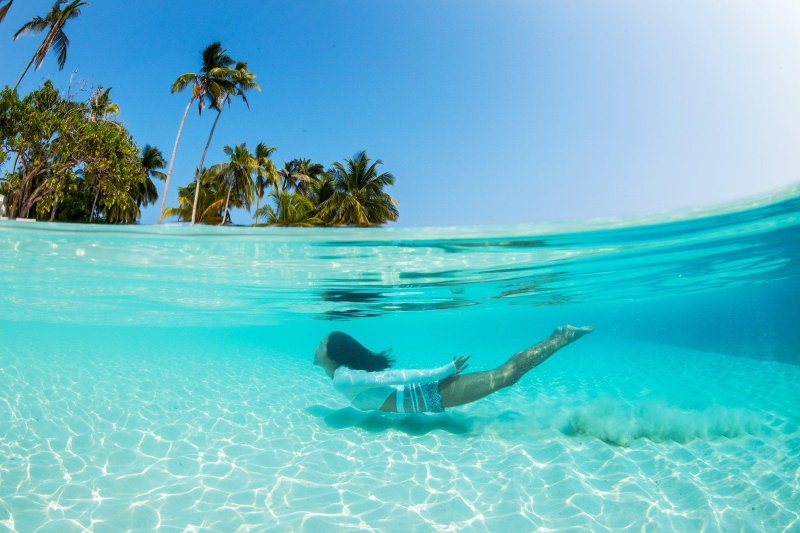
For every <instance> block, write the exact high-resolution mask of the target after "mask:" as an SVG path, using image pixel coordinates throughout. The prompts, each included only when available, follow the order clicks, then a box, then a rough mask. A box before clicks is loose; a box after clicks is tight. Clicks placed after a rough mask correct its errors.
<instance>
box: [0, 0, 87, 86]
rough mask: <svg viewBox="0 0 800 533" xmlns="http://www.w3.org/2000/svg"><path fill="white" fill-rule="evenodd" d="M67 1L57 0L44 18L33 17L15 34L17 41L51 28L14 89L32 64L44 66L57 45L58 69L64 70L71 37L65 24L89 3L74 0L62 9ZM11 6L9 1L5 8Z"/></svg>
mask: <svg viewBox="0 0 800 533" xmlns="http://www.w3.org/2000/svg"><path fill="white" fill-rule="evenodd" d="M65 3H66V0H56V3H55V4H53V7H52V9H50V12H49V13H47V15H45V17H44V18H42V17H34V18H32V19H31V20H29V21H28V22H26V23H25V24H24V25H23V26H22V27H21V28H20V29H19V30H17V33H15V34H14V40H15V41H16V40H17V39H19V37H20V36H22V35H26V34H28V33H40V32H42V31H44V30H45V29H46V28H48V27H49V28H50V30H49V31H48V32H47V35H45V37H44V41H42V44H40V45H39V48H37V49H36V53H35V54H33V57H32V58H31V60H30V61H29V62H28V66H27V67H25V70H23V71H22V75H21V76H20V77H19V79H18V80H17V84H16V85H15V86H14V89H16V88H18V87H19V84H20V82H21V81H22V78H24V77H25V74H27V73H28V69H30V68H31V65H33V64H34V63H35V64H36V68H37V69H38V68H39V67H41V66H42V62H44V58H45V57H46V56H47V54H48V52H50V49H51V48H53V47H55V50H56V54H57V56H56V59H57V60H58V69H59V70H63V68H64V64H65V63H66V62H67V47H68V46H69V39H67V35H66V34H65V33H64V26H65V25H66V23H67V21H68V20H69V19H72V18H75V17H77V16H78V15H80V14H81V6H85V5H88V3H87V2H85V1H84V0H72V1H71V2H70V3H69V4H67V5H66V6H64V8H63V9H62V8H61V6H62V5H63V4H65ZM10 6H11V3H10V2H9V3H8V5H6V6H4V7H3V9H4V10H5V11H7V10H8V8H9V7H10ZM2 15H3V16H5V12H3V13H2Z"/></svg>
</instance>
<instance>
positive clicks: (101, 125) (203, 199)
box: [0, 0, 398, 226]
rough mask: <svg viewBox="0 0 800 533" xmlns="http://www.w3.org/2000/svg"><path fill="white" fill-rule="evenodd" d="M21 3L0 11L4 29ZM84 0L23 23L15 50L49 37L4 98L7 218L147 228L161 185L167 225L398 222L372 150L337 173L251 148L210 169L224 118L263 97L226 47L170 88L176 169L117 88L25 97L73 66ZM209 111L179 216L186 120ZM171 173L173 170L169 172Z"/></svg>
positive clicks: (236, 150)
mask: <svg viewBox="0 0 800 533" xmlns="http://www.w3.org/2000/svg"><path fill="white" fill-rule="evenodd" d="M12 4H13V0H5V1H4V0H0V22H2V21H3V20H4V18H5V17H6V14H7V13H8V11H9V9H10V8H11V6H12ZM87 5H88V3H87V2H86V1H84V0H57V1H56V2H55V3H54V4H53V6H52V8H51V9H50V11H48V12H47V13H46V14H45V15H44V16H37V17H34V18H33V19H31V20H29V21H28V22H26V23H25V24H24V25H23V26H22V27H20V28H19V29H18V30H17V31H16V33H15V34H14V39H15V40H16V39H18V38H19V37H21V36H23V35H26V34H32V33H42V32H45V37H44V39H43V40H42V42H41V44H40V45H39V46H38V48H37V49H36V51H35V53H34V54H33V57H32V58H31V60H30V61H29V62H28V65H27V66H26V68H25V70H24V71H23V72H22V74H21V75H20V77H19V79H18V80H17V83H16V85H15V87H14V88H11V87H8V86H6V88H5V89H3V90H2V92H0V169H2V175H0V195H1V196H0V202H2V204H1V205H0V207H1V208H2V209H0V211H4V212H5V213H6V214H7V216H8V217H9V218H12V219H13V218H36V219H37V220H49V221H69V222H93V223H97V222H104V223H135V222H138V220H139V218H140V215H141V209H142V208H143V207H145V206H147V205H151V204H155V202H156V201H157V200H158V197H159V194H158V189H157V187H156V182H158V181H161V182H163V183H164V185H163V191H162V193H161V209H160V210H159V222H161V221H162V220H164V219H166V218H167V217H171V218H175V219H177V220H179V221H182V222H187V223H192V224H194V223H196V222H200V223H205V224H226V223H230V222H231V210H232V209H243V210H246V211H249V212H253V223H254V224H256V225H280V226H342V225H344V226H373V225H380V224H384V223H386V222H391V221H395V220H397V217H398V209H397V201H396V200H395V199H394V198H392V197H391V196H390V195H389V194H388V193H386V192H385V189H386V188H387V187H390V186H393V185H394V182H395V178H394V176H393V175H392V174H391V173H389V172H383V171H381V170H380V169H379V167H380V166H381V165H382V164H383V162H382V161H381V160H379V159H372V158H370V157H369V156H368V155H367V153H366V151H361V152H358V153H356V154H355V155H354V156H353V157H351V158H346V159H344V160H343V161H340V162H334V163H332V164H331V165H329V166H328V167H326V166H325V165H323V164H321V163H319V162H316V161H314V160H313V159H310V158H305V157H296V158H293V159H290V160H289V161H284V162H283V164H282V165H277V164H276V162H275V160H274V156H275V152H276V151H277V148H276V147H274V146H269V145H268V144H266V143H264V142H259V143H258V144H257V145H256V146H255V150H254V151H252V152H251V151H250V150H249V149H248V147H247V144H246V143H245V142H238V143H231V144H228V145H225V146H224V147H223V149H222V154H223V155H224V159H223V160H222V161H221V162H217V163H213V164H211V165H208V166H206V157H207V156H208V153H209V148H210V146H211V142H212V139H213V136H214V132H215V131H216V127H217V124H218V122H219V119H220V117H221V115H222V112H223V110H224V109H225V108H226V107H229V106H230V105H231V103H232V101H233V100H234V99H236V98H241V100H242V101H243V102H244V104H245V106H247V107H248V108H249V102H248V99H247V93H248V92H249V91H252V90H253V89H255V90H257V91H260V90H261V87H260V85H259V84H258V83H257V82H256V81H255V79H256V75H255V73H253V72H251V71H250V70H249V68H248V64H247V63H246V62H244V61H236V60H234V59H233V58H232V57H231V56H230V55H229V54H228V51H227V50H226V49H225V48H224V47H223V46H222V44H221V43H220V42H213V43H211V44H209V45H208V46H207V47H206V48H205V49H203V51H202V53H201V58H200V59H201V61H200V68H199V69H198V70H197V72H187V73H184V74H181V75H180V76H178V77H177V78H176V79H175V81H174V82H173V83H172V86H171V92H172V93H177V92H182V91H184V90H185V89H187V88H188V89H190V95H189V99H188V102H187V103H186V107H185V108H184V111H183V114H182V117H181V120H180V123H179V125H178V131H177V134H176V136H175V141H174V144H173V147H172V152H171V154H170V158H169V161H168V162H167V161H166V160H165V158H164V155H163V154H162V152H161V151H160V150H159V149H158V148H156V147H154V146H151V145H145V146H144V148H143V149H141V150H140V149H139V146H138V145H137V143H136V142H135V140H134V139H133V136H132V135H131V133H130V132H129V131H128V130H127V128H126V126H125V125H124V123H123V122H121V121H120V120H119V118H118V117H119V116H120V113H121V109H120V106H119V105H118V104H117V103H116V102H114V101H113V100H112V98H111V88H110V87H103V86H102V85H100V86H97V87H96V89H95V90H94V91H92V92H91V94H89V96H88V97H87V98H86V99H85V100H84V101H79V100H77V99H76V98H75V95H72V94H69V93H68V94H66V95H64V94H62V93H61V92H60V91H59V90H57V89H56V88H55V86H54V85H53V83H52V82H51V81H46V82H44V83H43V85H42V86H41V87H40V88H38V89H36V90H34V91H33V92H31V93H29V94H27V95H24V96H22V95H20V94H19V93H18V91H17V89H18V87H19V85H20V82H21V81H22V79H23V78H24V77H25V74H26V73H27V72H28V71H29V70H30V67H31V66H35V67H36V68H37V69H38V68H39V67H40V66H41V65H42V63H43V61H44V60H45V58H46V57H47V55H48V54H50V52H51V51H54V52H55V55H56V60H57V63H58V67H59V69H63V68H64V65H65V63H66V60H67V48H68V46H69V39H68V38H67V36H66V34H65V33H64V28H65V26H66V24H67V22H68V21H70V20H72V19H75V18H76V17H78V16H79V15H80V14H81V8H82V7H84V6H87ZM195 103H196V104H197V112H198V115H200V116H202V114H203V111H204V110H205V109H208V108H210V109H212V110H214V111H215V112H216V113H214V120H213V122H212V124H211V127H210V129H209V134H208V139H207V141H206V144H205V146H204V148H203V151H202V153H201V154H200V157H199V164H198V166H197V167H196V170H195V172H194V176H193V180H192V181H191V182H190V183H188V184H186V185H185V186H182V187H179V189H178V205H177V206H174V207H167V205H166V200H167V193H168V191H169V187H170V185H171V180H172V177H173V170H174V165H175V160H176V157H177V153H178V146H179V143H180V139H181V135H182V133H183V128H184V126H185V123H186V118H187V115H188V112H189V110H190V109H191V107H192V106H193V105H194V104H195ZM165 169H166V170H165Z"/></svg>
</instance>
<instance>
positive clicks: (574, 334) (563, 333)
mask: <svg viewBox="0 0 800 533" xmlns="http://www.w3.org/2000/svg"><path fill="white" fill-rule="evenodd" d="M592 331H594V328H592V326H580V327H577V326H570V325H566V326H558V327H557V328H556V329H555V331H553V336H556V335H557V336H559V337H563V338H564V339H566V340H568V341H569V342H572V341H576V340H578V339H580V338H581V337H583V336H584V335H588V334H589V333H591V332H592Z"/></svg>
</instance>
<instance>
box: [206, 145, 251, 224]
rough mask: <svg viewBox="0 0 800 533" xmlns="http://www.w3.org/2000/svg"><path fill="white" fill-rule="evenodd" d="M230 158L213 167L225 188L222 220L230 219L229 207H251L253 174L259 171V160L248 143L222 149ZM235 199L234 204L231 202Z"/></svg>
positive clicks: (221, 188) (222, 187)
mask: <svg viewBox="0 0 800 533" xmlns="http://www.w3.org/2000/svg"><path fill="white" fill-rule="evenodd" d="M222 151H223V152H225V155H227V156H228V157H229V158H230V160H229V161H227V162H225V163H220V164H218V165H214V166H213V167H211V170H212V172H213V173H214V174H215V175H216V176H218V179H219V183H220V184H221V186H220V187H219V189H220V190H223V189H224V190H225V191H226V194H225V207H224V208H223V209H222V222H221V223H220V225H222V224H224V223H225V222H226V221H227V220H228V207H229V206H230V205H234V206H235V207H242V208H244V209H248V210H249V209H250V205H251V204H252V202H253V197H254V196H255V183H254V182H253V174H255V173H256V172H258V162H257V161H256V159H255V157H253V154H251V153H250V151H249V150H248V149H247V144H246V143H242V144H239V145H237V146H235V147H233V148H231V147H230V146H225V147H224V148H223V149H222ZM231 199H233V204H231Z"/></svg>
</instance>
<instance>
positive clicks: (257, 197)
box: [253, 192, 264, 224]
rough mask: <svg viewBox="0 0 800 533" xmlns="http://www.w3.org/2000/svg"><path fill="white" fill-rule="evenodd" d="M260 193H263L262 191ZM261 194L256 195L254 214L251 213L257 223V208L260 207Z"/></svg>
mask: <svg viewBox="0 0 800 533" xmlns="http://www.w3.org/2000/svg"><path fill="white" fill-rule="evenodd" d="M261 194H264V193H263V192H262V193H261ZM261 194H257V195H256V214H255V215H253V218H254V219H255V223H256V224H258V208H259V207H261Z"/></svg>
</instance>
